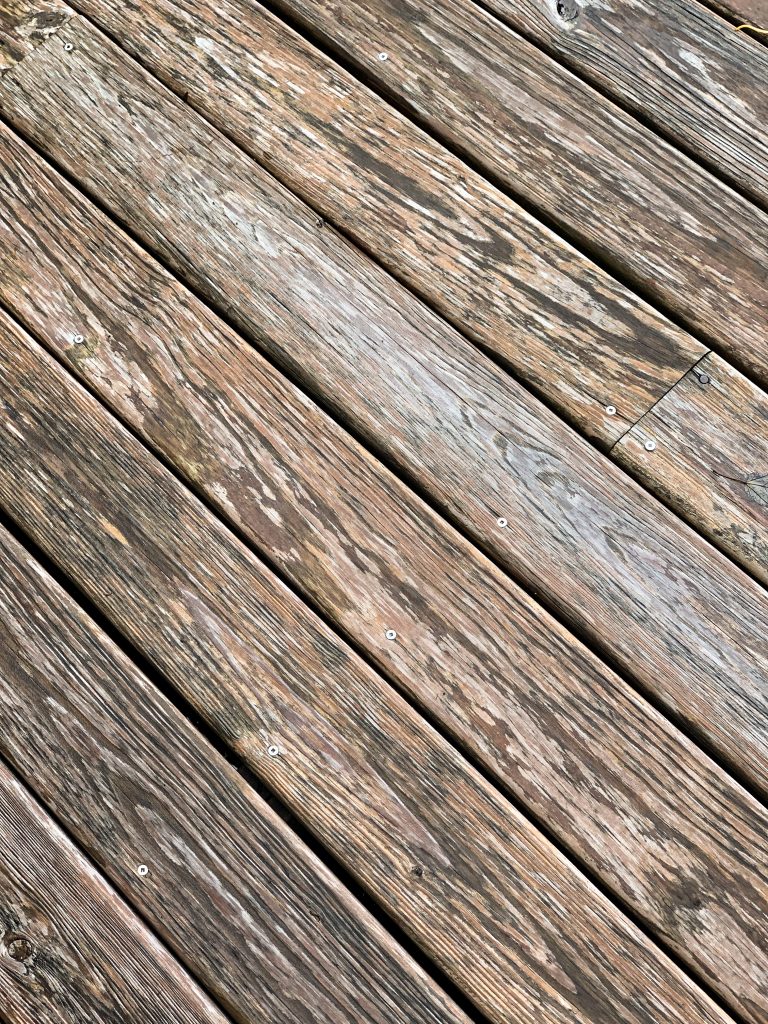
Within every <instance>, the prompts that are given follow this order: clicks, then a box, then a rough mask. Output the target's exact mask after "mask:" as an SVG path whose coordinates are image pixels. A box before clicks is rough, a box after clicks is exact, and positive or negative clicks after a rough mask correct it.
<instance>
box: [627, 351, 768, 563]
mask: <svg viewBox="0 0 768 1024" xmlns="http://www.w3.org/2000/svg"><path fill="white" fill-rule="evenodd" d="M647 443H652V444H654V445H655V446H656V447H655V449H654V450H653V451H647V450H646V447H645V446H646V444H647ZM613 454H614V456H615V458H617V459H618V461H619V462H621V463H622V464H623V465H625V466H627V467H628V468H629V469H631V471H632V472H633V474H635V475H636V476H637V477H639V478H640V479H641V480H642V481H643V482H644V483H646V484H647V485H648V486H649V487H651V488H652V489H653V490H655V491H656V492H657V493H660V494H663V495H664V497H665V498H666V500H667V501H668V502H669V503H670V504H671V505H672V506H673V507H674V508H675V509H676V510H677V511H678V512H679V513H680V514H681V515H683V516H685V518H687V519H688V520H689V521H691V522H692V523H694V525H696V526H697V527H698V528H699V529H701V530H702V531H704V532H705V533H706V534H707V535H708V536H710V537H713V538H714V540H715V543H717V544H718V545H719V546H720V547H721V548H722V549H723V550H724V551H727V552H728V553H729V554H730V555H731V556H732V557H733V558H736V559H737V560H738V561H740V562H741V563H742V564H743V565H744V566H745V567H746V568H747V569H749V570H750V571H751V572H753V573H754V574H755V575H756V576H757V577H758V578H759V579H761V580H763V582H767V583H768V397H766V394H765V392H763V391H761V390H760V388H758V387H756V386H755V385H754V384H752V383H751V382H750V381H748V380H747V379H746V378H744V377H742V375H741V374H740V373H737V371H736V370H734V369H733V367H731V366H729V365H728V364H727V363H726V362H724V361H723V360H722V359H720V357H719V356H716V355H714V354H710V355H708V356H707V357H706V358H705V359H703V360H702V361H701V363H699V365H698V366H697V367H696V368H695V369H694V370H692V371H691V372H690V373H689V374H687V375H686V376H685V377H684V378H683V379H682V380H681V381H680V383H679V384H678V385H677V386H676V387H674V388H673V389H672V390H671V391H670V392H669V394H668V395H665V397H664V398H663V399H662V400H661V401H660V402H659V403H658V404H657V405H656V406H654V408H653V410H652V411H651V412H649V413H648V414H647V415H646V416H644V417H643V418H642V419H641V420H640V422H639V423H638V424H637V425H636V426H635V427H633V428H632V430H630V431H629V432H628V433H627V434H626V436H625V437H623V438H622V439H621V441H620V442H619V443H618V444H617V445H616V447H615V448H614V450H613Z"/></svg>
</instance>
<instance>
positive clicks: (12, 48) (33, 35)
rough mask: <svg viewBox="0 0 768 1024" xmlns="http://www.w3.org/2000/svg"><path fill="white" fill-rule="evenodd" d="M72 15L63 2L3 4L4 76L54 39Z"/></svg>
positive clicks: (0, 54)
mask: <svg viewBox="0 0 768 1024" xmlns="http://www.w3.org/2000/svg"><path fill="white" fill-rule="evenodd" d="M71 14H72V11H71V9H70V8H69V7H67V6H66V5H65V4H63V3H61V2H60V0H2V6H0V75H1V74H2V73H3V72H4V71H7V70H8V69H9V68H12V67H13V65H14V64H18V63H19V61H21V60H24V58H25V57H26V56H27V55H28V54H30V53H31V52H32V50H34V48H35V47H36V46H38V45H39V44H40V43H41V42H43V41H44V40H46V39H47V38H48V37H49V36H51V35H54V34H55V33H56V32H57V31H58V30H59V28H61V26H62V25H63V24H64V23H65V22H66V21H67V20H68V19H69V18H70V16H71Z"/></svg>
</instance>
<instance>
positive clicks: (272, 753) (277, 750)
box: [267, 743, 280, 757]
mask: <svg viewBox="0 0 768 1024" xmlns="http://www.w3.org/2000/svg"><path fill="white" fill-rule="evenodd" d="M267 753H268V754H269V756H270V757H277V755H278V754H279V753H280V747H277V746H275V744H274V743H273V744H272V746H271V747H267Z"/></svg>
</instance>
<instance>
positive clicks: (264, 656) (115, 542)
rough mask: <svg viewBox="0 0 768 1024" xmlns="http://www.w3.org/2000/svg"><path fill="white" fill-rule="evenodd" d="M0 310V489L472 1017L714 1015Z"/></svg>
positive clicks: (621, 1019)
mask: <svg viewBox="0 0 768 1024" xmlns="http://www.w3.org/2000/svg"><path fill="white" fill-rule="evenodd" d="M38 52H39V51H38ZM2 319H3V328H2V336H3V344H2V347H1V348H0V376H1V379H2V383H3V388H4V394H5V396H6V397H5V407H4V411H3V420H4V428H5V429H3V430H2V431H0V503H1V504H2V506H3V507H4V508H5V509H6V511H7V512H8V514H10V515H11V516H12V517H13V518H14V519H15V520H16V521H23V522H24V525H25V529H27V530H28V532H29V534H30V535H31V536H32V537H33V539H34V540H35V542H36V543H37V544H39V545H40V547H41V548H42V549H43V550H44V551H45V552H46V553H47V554H48V555H49V556H50V557H51V558H53V559H54V560H55V561H56V562H57V563H58V565H59V566H60V567H61V568H62V569H63V570H64V571H65V572H67V574H68V575H69V576H70V577H71V578H72V579H74V580H75V581H76V583H77V584H78V586H80V587H81V588H82V589H83V590H84V591H85V592H86V593H87V595H88V596H89V598H90V599H91V600H92V601H94V602H95V603H96V604H97V605H98V606H99V607H100V608H101V610H102V611H103V612H104V613H105V614H106V615H107V616H109V618H110V619H111V620H112V621H113V622H115V623H116V624H117V625H118V627H119V628H120V629H121V630H122V631H123V632H124V633H125V634H126V635H127V636H128V637H129V639H130V640H131V642H132V643H133V644H134V645H135V646H136V647H137V648H138V650H139V651H141V652H142V653H143V654H144V655H145V656H146V657H147V658H149V659H150V660H151V661H152V662H153V663H154V664H155V665H156V666H157V668H158V669H159V670H160V671H162V672H163V673H164V674H165V675H166V676H167V678H168V679H169V680H170V681H171V682H172V683H173V685H174V686H176V687H177V688H178V689H179V690H180V691H181V692H182V693H183V695H184V696H185V698H186V699H187V700H188V701H189V703H190V704H191V705H192V706H193V708H195V710H196V711H197V712H198V713H200V714H202V715H203V716H204V717H205V718H206V719H207V720H208V721H209V723H210V724H211V725H212V726H213V727H214V728H215V729H216V730H217V731H218V732H219V733H220V734H221V736H222V737H223V738H224V740H225V741H226V742H227V743H228V744H230V745H231V746H232V747H233V748H234V749H235V750H236V751H237V752H238V753H239V754H240V755H241V756H242V757H243V758H244V760H245V761H246V762H247V763H248V765H249V766H250V767H251V768H252V769H253V770H254V772H255V773H256V774H257V776H259V777H260V778H262V779H264V780H266V781H267V782H268V783H269V785H270V786H271V787H272V789H273V790H274V791H276V792H277V794H278V795H279V796H280V797H281V798H282V800H283V801H284V802H285V804H286V805H287V806H288V808H289V809H290V810H291V811H292V812H293V813H294V814H296V815H297V817H299V818H300V819H301V820H302V821H303V822H304V823H305V824H306V825H307V826H308V827H309V828H310V829H311V830H312V831H313V832H314V833H315V834H316V835H317V836H318V838H319V839H320V840H321V841H322V842H324V843H325V844H326V845H327V847H328V848H330V850H331V851H332V852H333V853H334V855H335V856H336V857H338V858H339V860H340V861H341V862H342V863H344V864H345V865H346V867H347V868H348V869H349V870H350V871H351V872H352V873H353V874H354V875H355V876H356V877H357V878H358V879H359V880H360V882H361V883H362V884H363V885H364V886H365V887H366V888H367V889H368V890H369V891H370V892H371V893H372V894H373V896H374V897H375V898H376V899H377V900H378V902H379V903H380V904H381V905H382V906H383V907H384V908H385V909H386V910H387V911H388V912H389V913H390V914H391V915H392V916H393V917H394V918H395V919H396V920H397V921H398V923H400V924H401V925H402V926H403V927H404V928H405V929H406V930H407V931H408V932H409V933H410V934H411V935H413V937H414V938H415V939H416V940H417V941H418V942H419V943H420V944H421V946H422V947H423V948H424V949H425V951H426V952H427V953H428V954H429V955H430V956H432V957H433V958H434V960H435V961H436V962H437V963H438V964H439V965H440V966H441V967H442V968H443V969H444V970H445V971H447V973H448V974H449V975H450V976H451V977H452V978H453V979H454V980H455V981H456V983H457V984H458V985H460V986H461V987H462V988H463V989H464V991H465V992H466V993H467V994H468V995H469V996H470V998H471V999H472V1000H473V1001H474V1002H475V1003H476V1005H477V1006H478V1008H479V1009H480V1010H481V1011H483V1013H485V1014H486V1016H487V1017H488V1019H489V1020H490V1021H493V1022H496V1024H511V1022H513V1021H514V1022H515V1024H534V1022H535V1024H542V1022H545V1024H550V1022H553V1024H574V1022H577V1024H587V1022H589V1024H641V1022H642V1024H654V1022H656V1021H657V1020H659V1019H662V1020H665V1021H669V1022H671V1024H703V1022H705V1021H706V1022H715V1021H717V1022H721V1024H722V1022H724V1021H727V1020H728V1019H729V1018H728V1017H727V1015H726V1014H725V1013H724V1012H723V1011H722V1010H720V1009H718V1007H717V1006H715V1004H714V1003H712V1002H711V1001H710V1000H709V998H707V997H706V996H705V995H704V994H703V993H702V992H701V990H700V989H698V988H697V987H696V986H695V985H694V984H693V983H692V982H691V981H690V980H689V979H688V977H687V976H686V975H684V974H683V973H682V972H681V971H680V970H679V969H678V968H676V967H675V966H674V965H673V964H672V963H671V962H670V961H669V960H668V959H667V958H666V957H665V956H664V955H663V954H662V953H660V951H659V950H658V948H657V947H656V946H655V945H654V944H653V943H652V942H650V941H649V940H648V939H646V938H645V937H644V936H643V935H642V934H641V933H640V932H639V931H638V930H637V929H636V928H635V927H634V926H633V925H631V924H630V923H629V922H628V921H627V919H626V918H625V917H624V916H623V915H622V914H621V913H620V912H619V911H618V910H617V909H616V908H615V907H614V906H613V905H612V904H611V903H610V902H608V900H606V899H605V898H604V897H603V896H601V895H600V893H599V892H598V891H597V890H595V889H594V888H593V887H592V886H591V885H590V884H589V883H588V882H587V881H586V880H585V879H584V878H583V876H582V875H581V874H579V872H578V871H576V870H575V869H574V868H573V867H572V866H571V865H570V864H568V862H566V861H565V860H564V859H563V858H562V857H561V855H560V854H559V853H558V852H557V851H556V850H555V849H554V847H552V846H551V845H550V844H549V843H548V842H547V841H546V840H545V839H544V838H543V837H542V836H541V834H540V833H539V832H537V830H536V829H535V828H533V827H532V826H531V825H530V824H529V823H528V822H527V821H526V820H525V819H524V818H523V817H522V816H521V815H520V814H519V813H518V812H517V811H515V809H514V808H513V807H512V806H511V805H510V804H509V803H507V802H506V801H505V800H503V799H502V798H501V797H500V796H499V794H498V793H497V792H496V791H495V790H494V789H493V788H492V787H490V786H489V785H488V784H487V783H485V782H484V781H483V779H482V778H481V777H480V776H479V775H478V774H477V773H476V772H475V771H473V770H472V769H471V768H470V767H469V766H468V765H467V763H466V762H465V761H464V760H463V759H462V757H461V756H460V755H459V754H458V753H457V752H456V750H455V749H454V748H453V747H451V746H450V745H449V744H448V743H447V742H445V741H444V740H442V739H441V738H440V737H439V736H438V735H437V734H436V733H435V732H433V731H432V730H431V729H430V728H429V727H428V726H427V725H426V723H425V722H424V720H423V719H421V718H420V717H419V716H418V715H417V714H416V713H415V712H414V711H413V710H412V709H411V708H410V707H409V706H408V705H407V704H406V703H405V702H404V701H403V700H402V699H400V698H398V697H397V695H396V694H395V693H394V692H393V691H392V689H391V688H390V687H388V686H387V685H386V684H385V683H384V682H383V680H381V678H380V677H379V676H378V675H377V674H376V673H375V672H374V671H373V670H371V669H370V668H368V666H367V665H366V664H365V663H364V662H363V661H361V659H360V658H358V657H357V656H356V655H355V654H354V653H353V652H352V651H351V650H350V649H348V648H346V647H345V646H344V645H343V644H341V643H340V642H339V641H338V639H337V638H336V637H335V635H334V634H333V633H332V632H331V631H330V630H329V629H328V628H327V627H326V626H324V625H323V623H322V622H321V621H320V620H319V619H317V618H316V617H315V616H314V615H312V614H311V613H310V612H309V611H308V609H307V608H306V606H305V605H303V604H302V602H301V601H300V600H298V599H297V598H296V597H295V596H294V595H293V594H292V593H291V592H290V591H289V590H288V589H287V588H286V587H284V586H283V585H282V584H280V583H279V581H278V580H276V578H275V577H274V576H272V574H271V573H269V572H268V571H266V570H265V569H264V568H263V566H262V565H261V563H259V562H258V560H257V559H256V558H255V557H254V556H252V555H251V554H250V553H249V552H248V550H247V549H246V548H245V547H244V546H243V545H242V544H240V543H239V542H238V541H237V540H236V539H235V538H234V537H233V536H232V535H231V534H230V533H229V532H228V531H227V530H226V529H225V528H224V527H223V526H222V525H221V524H220V523H219V522H218V520H216V519H215V518H213V517H212V516H211V515H210V514H209V513H208V512H207V511H206V510H205V509H204V507H203V506H202V505H200V503H199V502H198V501H197V500H196V499H195V498H194V497H193V496H192V495H191V494H190V493H189V491H188V490H187V489H186V488H184V487H183V486H181V485H180V484H179V483H178V482H177V481H176V480H175V479H174V478H173V477H172V476H171V475H170V474H169V473H168V471H167V470H165V469H164V468H163V467H162V466H161V465H160V464H159V463H158V462H157V461H156V460H155V459H153V458H152V457H151V456H150V455H149V453H147V451H146V449H145V448H143V446H142V445H140V444H139V443H138V442H137V441H135V440H134V439H133V438H132V437H131V436H130V435H129V434H128V433H127V431H126V430H125V429H124V428H122V427H121V426H120V425H119V424H118V423H117V422H116V421H115V420H114V419H112V417H110V416H109V414H108V413H107V412H106V411H105V410H104V409H103V407H102V406H100V405H99V403H98V402H97V401H95V400H94V399H93V398H92V397H91V396H90V395H88V394H87V392H85V391H84V390H83V389H82V388H81V387H80V385H78V384H77V383H76V382H75V381H73V380H72V378H71V377H70V375H69V374H68V373H66V371H65V370H64V369H63V368H61V367H60V366H59V365H58V363H56V362H55V361H54V360H53V359H52V358H51V357H50V356H48V355H46V354H45V353H44V352H43V351H42V350H41V349H40V348H39V347H38V346H37V345H36V344H35V343H34V342H33V341H32V340H31V339H30V338H28V337H27V336H26V335H25V334H24V333H23V332H22V331H21V330H20V329H19V328H17V327H16V326H15V324H14V323H13V322H12V321H10V320H9V319H8V318H7V317H3V318H2ZM71 453H77V458H76V459H75V460H73V459H71V458H70V454H71ZM272 745H274V746H276V747H277V748H278V750H277V756H271V755H270V753H269V747H270V746H272ZM606 950H610V957H607V956H606V952H605V951H606Z"/></svg>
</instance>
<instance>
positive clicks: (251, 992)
mask: <svg viewBox="0 0 768 1024" xmlns="http://www.w3.org/2000/svg"><path fill="white" fill-rule="evenodd" d="M0 620H1V621H2V627H3V642H2V643H1V644H0V695H1V699H0V748H1V749H2V752H3V755H4V756H5V757H7V758H8V759H9V760H10V761H11V762H13V763H14V765H15V767H16V768H17V770H18V771H19V772H20V773H23V774H24V776H25V777H26V778H27V780H28V781H29V784H30V785H32V786H33V787H34V788H35V790H36V792H37V793H38V794H39V795H40V796H41V797H42V798H43V799H44V800H45V801H46V803H47V804H48V806H49V807H51V808H53V809H54V811H55V812H56V813H57V814H58V815H59V816H60V817H62V818H63V819H65V820H66V822H67V827H68V828H69V829H70V831H71V832H72V833H74V835H75V836H76V838H77V840H78V842H79V843H80V844H81V846H82V847H83V848H84V849H86V850H87V851H88V853H89V854H90V855H91V856H92V857H93V858H94V859H95V860H96V861H97V862H98V863H99V865H100V867H101V868H102V869H103V870H104V872H105V873H106V874H107V875H108V876H109V877H110V879H111V881H112V882H113V883H114V884H116V885H117V886H118V887H119V888H121V889H122V890H123V891H124V892H126V893H128V894H130V898H131V900H132V901H133V903H134V905H135V906H137V907H138V908H139V909H140V910H141V912H142V914H143V915H144V917H145V919H148V920H149V921H150V922H151V924H152V926H153V927H154V928H155V929H156V930H157V931H158V932H159V933H160V934H161V935H162V936H163V937H164V938H165V939H166V941H167V942H168V943H169V945H170V946H171V947H172V948H173V950H174V951H175V953H176V954H177V956H178V957H179V958H180V959H181V960H183V961H184V962H186V963H187V965H188V966H189V969H190V970H191V971H192V972H193V973H194V974H196V975H197V976H198V977H199V978H201V979H202V981H203V982H204V983H205V985H206V987H207V989H208V990H209V991H211V992H213V993H214V994H215V995H216V997H217V998H218V999H219V1002H220V1003H221V1005H223V1006H224V1007H225V1008H226V1009H227V1010H228V1012H230V1013H231V1014H232V1016H233V1018H234V1019H235V1020H238V1021H244V1022H246V1021H247V1022H249V1024H250V1022H255V1021H264V1022H265V1024H267V1022H269V1024H310V1022H311V1024H320V1022H322V1024H340V1022H349V1024H352V1022H370V1024H395V1022H397V1024H417V1022H422V1021H429V1022H433V1024H448V1022H451V1024H462V1022H464V1021H465V1020H466V1018H465V1017H464V1014H462V1013H460V1012H459V1011H458V1010H457V1009H456V1008H455V1006H453V1005H452V1004H451V1003H450V1001H449V1000H447V999H446V998H445V996H444V995H443V994H442V993H441V992H440V991H439V990H437V988H436V986H435V985H434V983H433V982H431V981H430V980H429V979H428V978H427V977H426V976H425V975H424V974H423V972H422V971H421V970H419V969H418V968H417V967H416V966H415V965H414V964H413V962H412V961H411V960H410V959H409V958H408V957H407V956H406V955H405V954H404V953H403V951H402V949H400V947H399V946H398V945H397V944H396V943H395V942H394V941H393V940H392V939H391V937H390V936H389V935H388V934H387V933H386V932H384V931H383V930H382V929H381V927H379V926H378V925H377V924H376V922H374V921H373V920H372V919H371V918H370V916H369V915H368V914H367V913H365V912H364V911H363V910H362V908H361V907H360V906H359V904H357V902H356V901H355V900H353V899H352V898H351V897H350V895H349V893H348V892H347V890H346V889H344V887H343V886H342V885H340V884H339V882H338V881H337V880H336V879H335V878H334V876H332V875H331V874H330V873H329V872H328V871H327V870H326V869H325V868H324V867H323V865H322V864H320V863H319V862H318V861H317V859H316V858H315V857H314V856H313V855H312V854H310V853H309V851H308V850H307V849H306V847H305V846H304V845H303V844H302V843H300V842H299V841H298V839H297V838H296V836H295V834H294V833H293V832H292V831H291V830H290V829H289V828H288V826H287V825H285V823H284V822H283V821H282V820H281V819H280V818H279V817H278V816H277V814H276V813H274V812H273V811H272V810H271V809H270V808H269V806H268V805H267V804H266V803H265V802H264V801H263V800H262V799H260V798H259V797H258V796H257V795H256V794H255V793H254V791H253V790H252V789H251V787H250V786H248V785H246V784H245V783H244V782H243V781H242V779H241V778H240V776H239V775H237V773H236V772H235V771H234V770H233V769H232V768H230V767H229V765H227V763H226V762H225V761H224V759H223V758H222V757H220V756H219V755H218V754H217V753H216V751H215V750H213V748H212V747H211V746H210V745H209V744H208V743H206V742H205V741H203V740H202V738H201V737H200V735H199V734H198V733H197V732H195V730H194V729H193V728H192V727H191V726H190V724H189V723H188V722H187V720H186V719H185V718H184V717H183V716H182V715H181V714H180V713H178V712H177V711H176V710H175V709H174V707H173V706H172V705H171V704H170V703H169V702H168V701H167V700H166V699H165V698H164V697H162V696H161V694H160V693H159V692H158V690H157V689H156V688H155V687H154V686H153V685H152V684H151V683H150V682H149V681H148V680H147V679H146V678H145V677H144V676H143V675H142V674H141V673H140V672H139V671H138V670H137V669H136V668H135V666H134V665H133V664H132V663H131V662H130V661H129V660H128V659H127V658H126V657H125V656H124V655H123V654H122V653H121V652H120V651H119V650H118V649H117V648H116V647H115V645H114V644H113V643H112V642H111V641H110V640H109V639H108V638H107V637H106V636H105V635H104V634H103V632H101V630H99V629H98V628H97V627H96V626H95V625H94V624H93V622H92V621H91V620H90V619H89V618H88V617H87V616H86V615H85V614H84V613H83V612H82V610H81V609H80V608H79V607H78V606H77V605H76V604H75V603H74V602H73V601H72V600H71V599H69V598H68V597H67V596H66V595H65V594H64V593H63V592H62V591H61V589H60V588H59V587H58V586H57V585H56V584H55V583H54V582H53V580H51V579H50V577H49V576H48V575H47V574H46V573H45V572H44V571H43V570H42V569H41V567H40V566H39V565H38V564H37V563H36V562H35V561H34V560H33V559H32V558H31V557H30V556H29V555H28V554H27V553H26V552H25V551H23V549H21V548H20V547H19V545H18V544H16V543H15V542H14V541H13V540H12V538H11V537H10V536H9V535H8V533H7V532H6V531H4V530H2V531H0ZM140 863H144V864H145V865H146V866H147V867H148V868H149V873H148V874H147V875H146V876H144V877H143V878H142V877H139V876H138V875H137V873H136V869H137V866H138V865H139V864H140ZM40 871H41V881H42V883H43V886H42V889H43V891H45V889H46V888H47V880H48V874H47V871H48V869H47V868H43V867H42V866H41V868H40ZM116 962H119V961H117V960H116ZM78 1019H79V1018H78ZM110 1019H111V1018H110ZM121 1019H122V1018H121ZM141 1019H142V1020H146V1019H147V1018H141ZM36 1024H41V1022H40V1019H39V1018H36Z"/></svg>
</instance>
